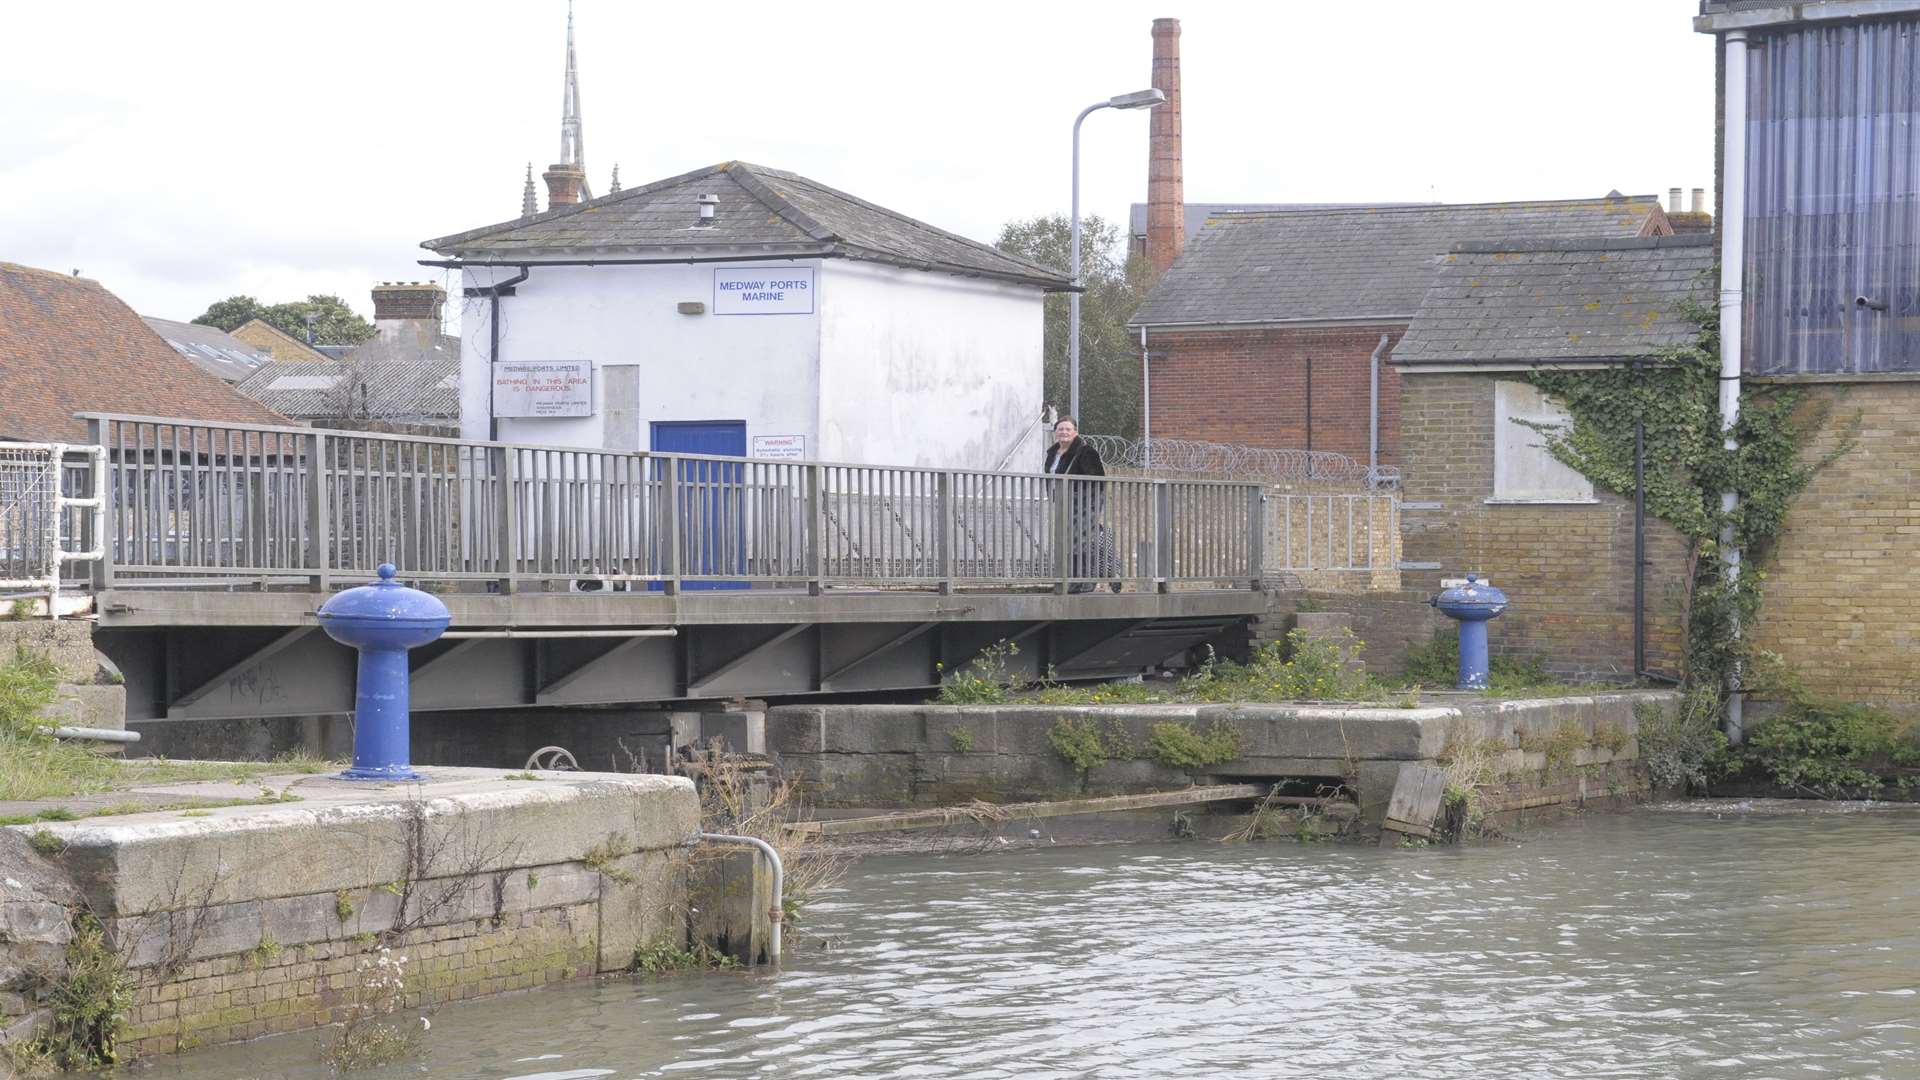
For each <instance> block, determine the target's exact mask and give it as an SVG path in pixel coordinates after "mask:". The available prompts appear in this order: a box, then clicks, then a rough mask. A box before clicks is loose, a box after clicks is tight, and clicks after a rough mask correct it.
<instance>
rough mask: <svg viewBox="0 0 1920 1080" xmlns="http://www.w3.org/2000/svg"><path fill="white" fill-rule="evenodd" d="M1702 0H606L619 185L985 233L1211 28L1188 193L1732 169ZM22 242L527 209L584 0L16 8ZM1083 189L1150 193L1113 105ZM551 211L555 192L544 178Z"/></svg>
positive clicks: (151, 264)
mask: <svg viewBox="0 0 1920 1080" xmlns="http://www.w3.org/2000/svg"><path fill="white" fill-rule="evenodd" d="M1696 8H1697V5H1696V4H1695V3H1694V0H1605V2H1604V3H1565V2H1560V0H1465V2H1459V0H1449V2H1444V3H1435V2H1431V0H1372V2H1369V3H1365V4H1360V3H1344V4H1331V3H1324V2H1315V3H1301V2H1294V0H1280V2H1261V3H1226V2H1213V0H1174V2H1171V3H1160V2H1155V3H1138V2H1135V0H1102V2H1098V3H1039V2H1035V0H1023V2H1019V3H1002V2H999V0H973V2H970V3H966V4H959V5H923V4H902V3H897V2H889V3H872V4H868V3H814V4H780V3H766V4H697V3H644V4H640V3H631V2H621V0H577V2H576V5H575V23H576V35H577V48H578V53H579V62H580V69H581V96H582V102H583V112H584V117H585V145H586V157H587V167H588V170H589V175H590V178H591V182H592V184H593V186H594V189H595V190H596V192H602V193H603V192H604V191H605V190H606V186H607V173H608V170H609V169H610V168H611V167H612V166H613V164H614V163H615V162H618V163H619V165H620V175H621V178H622V180H623V181H624V183H625V184H626V185H627V186H629V187H631V186H634V185H637V184H641V183H645V182H647V181H649V180H653V179H658V178H661V177H665V176H671V175H674V174H677V173H682V172H686V171H688V170H691V169H694V168H697V167H700V166H703V165H708V164H712V163H714V162H718V161H724V160H727V159H729V158H739V159H742V160H746V161H752V162H756V163H759V164H763V165H770V166H774V167H776V168H782V169H788V170H792V171H794V172H799V173H803V174H806V175H808V176H811V177H813V178H814V179H816V180H819V181H821V182H823V183H826V184H830V185H832V186H835V187H838V188H841V189H843V190H845V191H849V192H851V193H853V194H855V195H858V196H860V197H862V198H865V199H868V200H869V201H872V202H876V203H879V204H881V205H883V206H888V207H891V208H893V209H896V210H899V211H901V212H903V213H906V214H910V215H912V216H914V217H918V218H921V219H923V220H925V221H928V222H931V223H933V224H935V225H939V226H942V227H944V228H947V229H951V230H953V231H956V232H960V233H963V234H965V235H968V236H972V237H975V238H977V239H980V240H983V241H988V242H991V241H992V240H993V238H994V236H995V234H996V233H997V232H998V230H999V227H1000V225H1001V224H1002V223H1004V222H1006V221H1008V220H1011V219H1014V218H1019V217H1023V216H1030V215H1033V214H1039V213H1047V212H1056V211H1057V212H1062V213H1064V212H1065V211H1066V209H1067V203H1068V178H1069V157H1068V147H1069V143H1068V137H1069V132H1070V129H1071V126H1072V122H1073V117H1074V114H1075V113H1077V112H1078V111H1079V110H1080V109H1081V108H1082V107H1083V106H1085V105H1087V104H1089V103H1091V102H1093V101H1096V100H1100V99H1103V98H1106V97H1109V96H1111V95H1113V94H1117V93H1122V92H1125V91H1129V90H1134V89H1138V88H1141V87H1144V86H1147V85H1149V83H1150V70H1149V68H1150V64H1149V62H1150V59H1151V38H1150V35H1149V29H1150V26H1151V23H1152V20H1153V19H1154V18H1155V17H1160V16H1172V17H1175V18H1179V19H1180V20H1181V22H1182V29H1183V36H1182V40H1181V48H1182V52H1183V60H1182V78H1183V92H1184V103H1183V105H1184V113H1185V122H1186V191H1187V198H1188V199H1189V200H1190V201H1194V202H1203V201H1236V200H1237V201H1261V202H1286V201H1368V200H1379V201H1390V200H1396V201H1404V200H1441V201H1446V202H1475V201H1486V200H1495V199H1536V198H1571V197H1584V196H1596V195H1601V194H1604V193H1605V192H1606V191H1607V190H1608V189H1609V188H1618V189H1619V190H1621V191H1624V192H1627V193H1630V194H1640V193H1653V192H1660V193H1664V192H1665V191H1666V189H1667V188H1669V187H1671V186H1674V185H1679V186H1682V187H1689V188H1691V187H1695V186H1698V187H1708V188H1710V187H1711V186H1712V177H1713V173H1712V169H1713V123H1712V117H1713V50H1712V42H1711V39H1710V38H1708V37H1706V36H1704V35H1699V34H1695V33H1693V32H1692V29H1691V25H1690V21H1689V17H1690V15H1691V14H1692V13H1693V12H1694V11H1695V10H1696ZM0 19H4V23H3V24H0V27H3V28H4V29H3V31H0V260H4V261H11V262H20V263H26V264H29V265H32V266H40V267H47V268H51V269H58V270H63V271H65V270H73V269H76V268H77V269H79V270H80V271H81V272H82V273H84V274H86V275H87V276H89V277H94V278H98V279H99V280H100V281H102V282H103V283H105V284H106V286H107V287H108V288H110V289H112V290H113V291H115V292H116V293H118V294H119V295H120V296H121V297H123V298H124V299H126V300H127V301H128V302H129V303H130V304H132V305H133V306H134V307H135V308H136V309H137V310H139V311H140V312H141V313H142V314H147V315H158V316H163V317H168V318H176V319H190V318H192V317H193V316H195V315H197V314H199V313H200V312H201V311H202V310H204V309H205V308H206V306H207V305H208V304H209V303H210V302H212V301H214V300H217V299H220V298H222V297H225V296H229V295H232V294H235V293H248V294H252V295H254V296H256V297H258V298H260V299H261V300H263V301H267V302H276V301H281V300H287V299H295V298H299V297H302V296H305V295H306V294H308V293H312V292H329V293H338V294H340V295H341V296H344V297H345V298H346V299H347V300H348V301H349V302H350V303H352V304H353V305H354V306H355V307H356V308H357V309H359V310H360V311H361V312H362V313H366V314H370V313H371V304H370V302H369V300H368V296H367V290H368V289H369V287H370V286H371V285H372V284H373V283H374V282H375V281H379V280H396V279H403V280H404V279H420V278H424V277H428V276H432V277H434V278H435V279H438V278H439V276H440V271H436V270H428V269H426V268H423V267H420V266H418V265H417V264H416V262H415V260H417V259H420V258H423V257H431V256H430V255H429V254H428V253H427V252H424V251H422V250H420V249H419V247H418V244H419V242H420V241H421V240H424V239H427V238H430V237H434V236H441V235H444V234H447V233H452V232H457V231H460V230H464V229H469V228H473V227H476V226H479V225H484V224H489V223H492V222H497V221H502V220H505V219H508V218H511V217H513V216H516V215H517V214H518V213H519V206H520V186H521V180H522V178H523V176H524V170H525V166H526V163H527V162H528V161H529V160H531V161H532V163H533V166H534V172H535V173H536V176H537V174H538V173H539V172H540V170H541V169H542V168H544V167H545V166H546V165H547V164H548V163H549V162H551V161H552V160H553V159H554V157H555V155H556V154H557V153H558V150H559V142H560V135H559V128H560V124H559V120H560V95H561V70H562V58H563V52H564V38H565V24H566V2H565V0H510V2H492V0H486V2H480V0H460V2H457V3H456V2H451V0H448V2H419V0H384V2H380V3H374V2H363V0H328V2H325V3H308V4H291V3H280V2H275V3H263V2H252V3H238V2H234V3H212V2H204V0H195V2H192V3H186V2H175V3H164V4H156V3H152V2H150V0H148V2H139V3H87V2H71V3H66V4H32V5H9V6H8V8H7V10H6V12H5V14H4V15H0ZM1082 153H1083V159H1082V166H1083V173H1082V176H1083V179H1082V185H1083V187H1082V200H1083V205H1084V207H1085V210H1086V212H1088V213H1097V214H1101V215H1105V216H1107V217H1109V218H1117V219H1121V220H1124V217H1125V214H1126V210H1127V205H1128V204H1129V203H1130V202H1135V201H1141V200H1144V199H1145V194H1146V160H1147V122H1146V115H1145V114H1144V113H1139V112H1125V113H1122V112H1110V111H1109V112H1101V113H1096V114H1095V115H1094V116H1092V117H1090V118H1089V119H1088V121H1087V124H1086V127H1085V129H1084V134H1083V146H1082ZM541 201H542V206H543V207H544V205H545V196H544V188H543V189H542V200H541Z"/></svg>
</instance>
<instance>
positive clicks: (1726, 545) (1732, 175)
mask: <svg viewBox="0 0 1920 1080" xmlns="http://www.w3.org/2000/svg"><path fill="white" fill-rule="evenodd" d="M1725 68H1726V124H1725V130H1726V135H1725V143H1724V145H1725V150H1724V151H1723V159H1722V163H1721V191H1720V430H1721V431H1722V432H1723V433H1724V435H1725V437H1726V442H1725V446H1726V448H1727V449H1728V450H1737V449H1739V443H1738V442H1736V441H1735V440H1734V437H1733V429H1734V426H1735V425H1736V424H1738V423H1739V421H1740V376H1741V373H1742V370H1743V363H1742V359H1743V358H1742V357H1741V349H1742V347H1743V346H1744V344H1745V342H1744V340H1743V339H1742V337H1741V334H1742V330H1743V328H1742V321H1743V319H1744V318H1745V314H1746V313H1745V310H1744V303H1743V301H1744V298H1745V292H1744V290H1745V285H1746V282H1745V277H1744V275H1745V271H1746V256H1747V249H1746V241H1747V237H1746V220H1747V32H1746V31H1745V30H1734V31H1730V32H1729V33H1728V34H1727V36H1726V46H1725ZM1739 505H1740V496H1739V493H1738V492H1735V491H1731V490H1729V491H1725V492H1722V493H1721V495H1720V510H1721V512H1722V513H1724V514H1732V513H1733V511H1734V510H1735V509H1736V508H1737V507H1738V506H1739ZM1720 558H1721V560H1722V565H1721V573H1723V574H1725V575H1726V578H1727V581H1728V583H1729V584H1733V583H1737V582H1738V581H1739V580H1740V569H1741V568H1740V549H1739V548H1738V547H1736V546H1735V545H1734V534H1733V526H1732V525H1730V524H1729V525H1725V526H1723V527H1722V528H1721V530H1720ZM1742 631H1743V628H1742V627H1741V626H1740V624H1739V621H1738V613H1737V612H1736V614H1735V622H1734V625H1733V633H1734V635H1735V636H1736V637H1737V636H1739V635H1740V634H1741V633H1742ZM1744 697H1745V695H1744V694H1742V693H1741V690H1740V669H1739V666H1738V665H1735V667H1734V669H1733V670H1732V671H1731V672H1729V673H1728V675H1727V723H1726V733H1727V742H1729V743H1731V744H1732V745H1734V746H1739V745H1740V744H1741V743H1742V742H1744V741H1745V740H1746V724H1745V718H1744V715H1743V713H1744V706H1745V701H1744V700H1743V698H1744Z"/></svg>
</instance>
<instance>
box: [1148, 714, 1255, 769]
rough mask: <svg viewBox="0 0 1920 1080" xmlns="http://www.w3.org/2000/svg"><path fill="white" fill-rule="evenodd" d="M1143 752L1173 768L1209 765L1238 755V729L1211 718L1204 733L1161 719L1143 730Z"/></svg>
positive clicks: (1185, 724) (1189, 725)
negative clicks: (1145, 751) (1208, 726)
mask: <svg viewBox="0 0 1920 1080" xmlns="http://www.w3.org/2000/svg"><path fill="white" fill-rule="evenodd" d="M1147 753H1148V754H1149V755H1150V756H1152V758H1153V759H1154V760H1155V761H1158V762H1160V763H1161V764H1162V765H1168V766H1171V767H1173V768H1176V769H1187V770H1189V771H1191V770H1196V769H1205V768H1210V767H1212V766H1214V765H1219V764H1223V763H1225V762H1228V761H1232V760H1233V759H1234V758H1236V757H1239V756H1240V732H1239V731H1238V730H1237V729H1236V728H1234V726H1233V725H1231V724H1229V723H1227V722H1225V721H1223V720H1216V721H1214V723H1213V726H1212V727H1210V728H1208V729H1207V731H1206V733H1205V734H1204V735H1203V734H1201V733H1200V732H1197V731H1195V730H1194V729H1193V725H1191V724H1187V723H1184V722H1182V721H1178V720H1163V721H1161V722H1160V723H1157V724H1155V725H1153V727H1152V728H1151V729H1150V730H1149V731H1148V733H1147Z"/></svg>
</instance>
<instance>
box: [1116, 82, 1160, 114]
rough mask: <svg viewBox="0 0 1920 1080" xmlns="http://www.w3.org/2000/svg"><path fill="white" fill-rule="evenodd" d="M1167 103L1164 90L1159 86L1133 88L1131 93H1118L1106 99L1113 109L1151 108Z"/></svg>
mask: <svg viewBox="0 0 1920 1080" xmlns="http://www.w3.org/2000/svg"><path fill="white" fill-rule="evenodd" d="M1166 103H1167V94H1166V91H1164V90H1161V89H1160V88H1159V87H1157V86H1156V87H1150V88H1148V89H1146V90H1135V91H1134V92H1133V93H1131V94H1120V95H1118V96H1117V97H1111V98H1108V99H1107V105H1108V106H1109V107H1111V108H1115V109H1151V108H1153V107H1154V106H1155V105H1165V104H1166Z"/></svg>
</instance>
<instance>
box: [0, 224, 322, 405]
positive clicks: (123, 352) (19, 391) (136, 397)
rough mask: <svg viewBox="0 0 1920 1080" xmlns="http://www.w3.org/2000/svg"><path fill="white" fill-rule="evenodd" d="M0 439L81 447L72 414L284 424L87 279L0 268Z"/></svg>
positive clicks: (11, 265) (10, 266)
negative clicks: (177, 349)
mask: <svg viewBox="0 0 1920 1080" xmlns="http://www.w3.org/2000/svg"><path fill="white" fill-rule="evenodd" d="M0 386H4V387H5V391H4V392H0V438H9V439H23V440H28V441H33V442H70V443H84V442H86V441H87V425H86V421H84V420H78V419H75V418H74V415H73V414H74V413H78V412H117V413H133V414H138V415H141V416H170V417H173V416H177V417H183V418H186V419H192V420H211V421H215V422H219V423H234V424H284V423H286V420H285V418H283V417H280V416H277V415H275V414H274V413H272V412H270V411H268V410H267V409H266V408H265V407H263V406H261V405H260V404H258V403H256V402H253V401H249V400H248V399H246V398H244V397H241V396H240V395H239V394H237V393H235V392H234V390H233V388H232V387H230V386H228V385H227V384H226V383H225V382H222V381H221V380H220V379H218V378H216V377H215V376H212V375H209V374H207V373H206V372H205V371H202V370H201V369H200V368H198V367H195V366H194V365H193V364H192V363H190V362H188V360H187V359H186V357H184V356H181V355H180V354H179V353H177V352H175V351H174V350H173V349H171V348H169V347H168V345H167V343H166V342H165V341H162V340H161V339H160V335H158V334H156V333H154V332H153V330H152V328H150V327H148V326H147V324H146V323H143V322H141V321H140V316H138V315H136V314H134V312H133V309H132V308H130V307H128V306H127V305H126V304H125V303H124V302H122V301H121V299H120V298H119V297H117V296H115V295H113V294H112V293H110V292H108V291H107V290H106V288H105V287H104V286H102V285H101V284H100V283H99V282H97V281H94V280H92V279H90V278H82V277H73V276H71V275H68V274H60V273H55V272H53V271H51V270H38V269H35V268H33V267H31V266H19V265H17V264H14V263H6V262H0Z"/></svg>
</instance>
